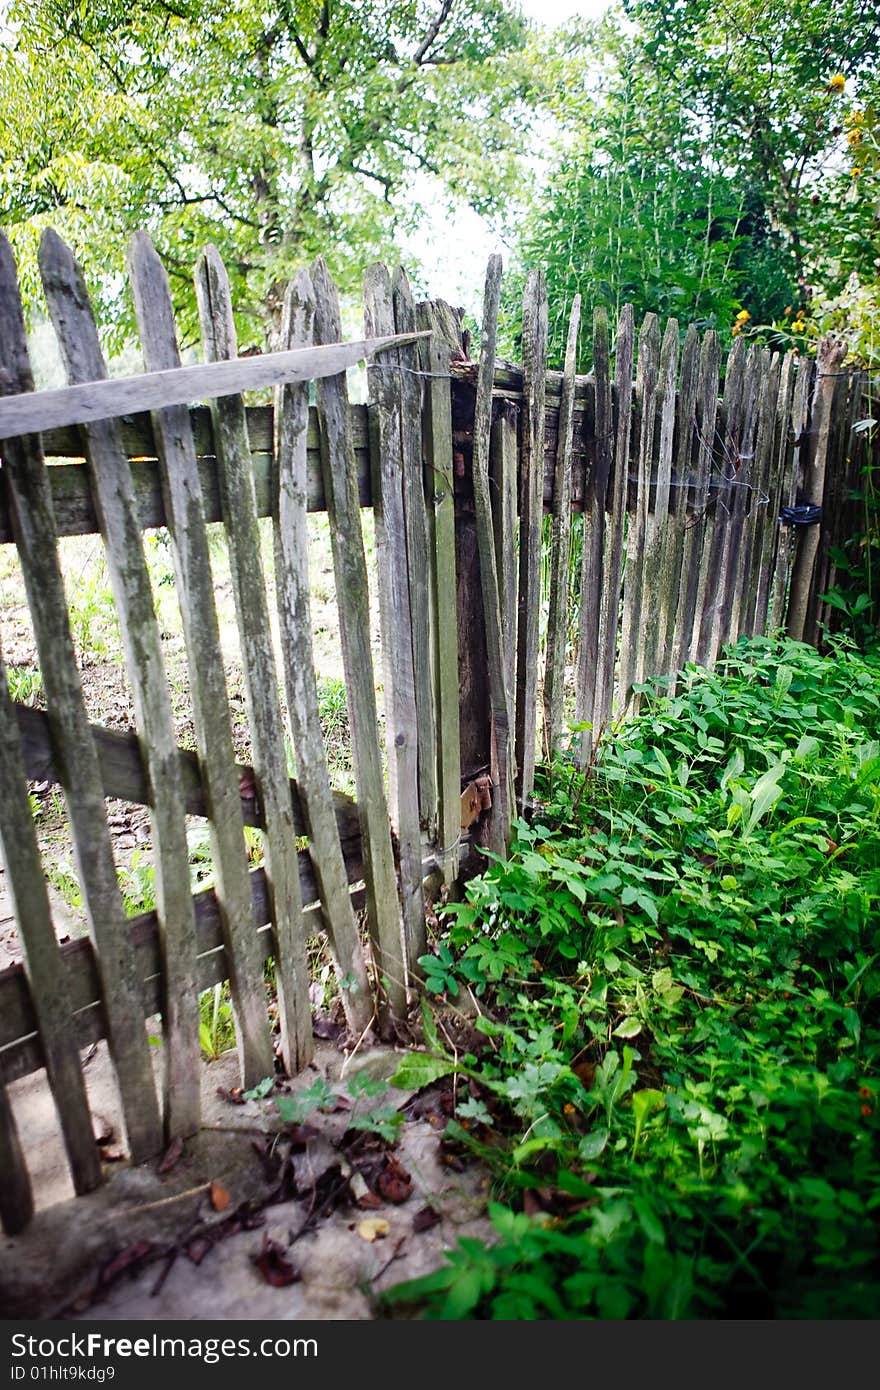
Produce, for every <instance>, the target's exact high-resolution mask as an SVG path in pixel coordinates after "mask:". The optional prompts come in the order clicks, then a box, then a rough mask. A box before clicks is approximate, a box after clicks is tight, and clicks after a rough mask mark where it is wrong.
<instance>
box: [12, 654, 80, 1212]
mask: <svg viewBox="0 0 880 1390" xmlns="http://www.w3.org/2000/svg"><path fill="white" fill-rule="evenodd" d="M0 788H2V793H0V844H2V847H3V860H4V863H5V867H6V881H7V884H8V887H9V893H10V897H11V899H12V905H13V908H14V911H15V917H16V921H17V922H18V923H19V924H20V926H19V945H20V948H21V953H22V959H23V961H24V969H25V974H26V976H27V982H28V988H29V992H30V997H31V1002H32V1005H33V1009H34V1013H35V1015H36V1021H37V1027H38V1030H39V1037H40V1045H41V1047H42V1052H43V1057H44V1059H45V1066H46V1074H47V1076H48V1078H49V1085H50V1086H51V1088H52V1095H53V1097H54V1100H55V1108H56V1110H57V1111H58V1119H59V1122H60V1125H61V1134H62V1137H63V1139H64V1147H65V1150H66V1152H67V1161H68V1164H69V1166H70V1173H71V1177H72V1179H73V1186H74V1189H75V1190H76V1191H77V1192H90V1191H91V1190H92V1189H93V1188H95V1187H97V1186H98V1185H99V1184H100V1182H101V1164H100V1160H99V1157H98V1150H97V1146H96V1144H95V1137H94V1134H93V1132H92V1118H91V1115H90V1114H89V1102H88V1097H87V1095H86V1088H85V1082H84V1080H83V1074H82V1071H81V1069H80V1064H79V1052H78V1049H77V1045H76V1034H75V1031H74V1026H73V1017H72V1014H73V1011H72V1008H71V1003H70V993H69V990H68V988H67V977H66V975H65V971H64V965H63V962H62V960H61V952H60V950H59V947H58V942H57V940H56V938H55V928H54V926H53V923H52V914H51V911H50V908H49V895H48V892H47V890H46V880H45V878H44V876H43V866H42V863H41V862H40V851H39V847H38V845H37V837H36V832H35V830H34V820H33V816H32V815H31V808H30V805H29V802H28V794H27V773H26V770H25V766H24V761H23V759H22V755H21V744H20V740H19V733H18V727H17V724H16V719H15V710H14V708H13V705H12V701H11V700H10V698H9V689H8V686H7V683H6V670H5V667H4V665H3V658H2V655H0ZM0 1091H2V1092H3V1093H4V1095H5V1087H4V1084H3V1079H2V1074H0ZM11 1119H12V1117H11V1111H9V1113H7V1111H6V1109H5V1107H4V1104H3V1098H2V1097H0V1129H4V1128H6V1130H7V1132H6V1134H5V1135H4V1136H0V1149H3V1150H5V1159H6V1161H4V1162H3V1163H2V1164H0V1170H2V1172H3V1181H2V1183H0V1187H3V1188H7V1187H8V1199H7V1201H6V1202H4V1203H3V1205H2V1206H0V1214H2V1217H3V1224H4V1227H5V1228H6V1230H7V1231H8V1232H9V1233H10V1234H13V1233H14V1231H15V1230H20V1229H22V1227H23V1226H25V1225H26V1224H27V1221H28V1220H29V1219H30V1211H31V1202H30V1184H29V1183H26V1182H25V1180H24V1179H23V1178H22V1176H21V1175H20V1174H19V1175H18V1176H16V1163H17V1159H16V1153H17V1150H18V1146H17V1143H16V1141H15V1138H14V1136H13V1135H12V1134H11V1133H10V1132H9V1130H8V1125H9V1123H10V1122H11Z"/></svg>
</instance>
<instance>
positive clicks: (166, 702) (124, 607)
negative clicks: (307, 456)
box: [40, 230, 201, 1140]
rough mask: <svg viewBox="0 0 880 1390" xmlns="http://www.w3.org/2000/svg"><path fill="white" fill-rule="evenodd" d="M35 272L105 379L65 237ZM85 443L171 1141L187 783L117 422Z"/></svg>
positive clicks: (181, 1062)
mask: <svg viewBox="0 0 880 1390" xmlns="http://www.w3.org/2000/svg"><path fill="white" fill-rule="evenodd" d="M40 273H41V276H42V280H43V287H44V290H45V293H46V301H47V303H48V306H49V313H50V315H51V318H52V323H53V325H54V327H55V333H56V336H57V338H58V344H59V347H60V349H61V353H62V356H63V358H64V362H65V366H66V370H67V374H68V376H69V378H70V380H71V381H72V382H83V381H98V380H102V379H103V378H105V377H106V373H107V368H106V364H105V362H104V357H103V353H102V351H101V344H100V340H99V338H98V330H97V326H96V324H95V320H94V317H93V315H92V309H91V305H90V303H89V297H88V292H87V290H86V285H85V280H84V277H83V273H82V270H81V268H80V267H79V265H78V264H77V262H76V261H75V260H74V257H73V255H72V253H71V252H70V250H69V249H68V247H67V246H65V244H64V242H63V241H62V240H61V238H60V237H58V236H57V235H56V234H55V233H54V232H52V231H48V230H47V231H46V232H44V233H43V237H42V240H41V242H40ZM83 435H84V439H85V443H86V466H87V468H88V471H89V476H90V479H91V482H92V488H93V493H94V499H95V508H96V511H97V515H98V524H99V526H100V529H101V535H102V538H103V541H104V549H105V553H106V556H107V565H108V570H109V574H110V582H111V585H112V589H113V597H114V601H115V603H116V609H117V612H118V613H119V618H120V631H121V635H122V643H123V649H124V652H125V659H126V667H127V670H128V675H129V680H130V681H131V688H132V694H133V697H134V705H135V718H136V720H137V724H138V728H139V729H140V732H141V736H142V739H143V746H144V753H145V757H146V761H147V767H148V775H149V781H150V786H151V820H152V831H153V843H154V846H155V855H156V864H155V868H156V876H155V883H156V902H157V906H158V911H159V920H160V922H161V924H162V949H163V956H164V971H165V980H166V983H167V982H168V981H172V980H173V981H174V985H173V987H168V988H166V991H165V1001H164V1005H163V1009H162V1020H163V1022H162V1027H163V1039H162V1043H163V1046H162V1062H163V1078H164V1093H165V1133H166V1138H168V1139H169V1140H170V1139H172V1138H174V1137H175V1136H178V1135H179V1136H181V1137H186V1136H187V1135H190V1134H194V1133H195V1132H196V1130H197V1129H198V1127H199V1118H200V1108H201V1096H200V1085H199V1061H200V1056H201V1053H200V1048H199V999H198V991H197V988H196V944H195V924H194V921H193V909H192V898H191V888H190V870H189V858H188V854H187V842H186V814H185V807H184V798H183V784H182V782H181V779H180V769H179V760H178V757H177V739H176V737H175V733H174V720H173V716H172V711H171V698H170V695H169V691H168V683H167V680H166V677H165V668H164V662H163V658H162V642H161V638H160V635H159V626H158V623H157V621H156V614H155V612H154V609H153V596H152V590H151V587H150V576H149V573H148V570H147V565H146V560H145V558H144V549H143V539H142V536H141V529H140V519H139V517H138V512H137V503H136V500H135V495H134V488H133V485H132V480H131V469H130V467H129V464H128V460H127V459H126V457H125V454H124V452H123V449H122V441H121V437H120V430H119V424H118V422H117V421H115V420H101V421H96V422H94V423H92V424H89V425H85V426H84V427H83Z"/></svg>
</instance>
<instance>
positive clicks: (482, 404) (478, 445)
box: [473, 256, 513, 854]
mask: <svg viewBox="0 0 880 1390" xmlns="http://www.w3.org/2000/svg"><path fill="white" fill-rule="evenodd" d="M500 300H501V257H500V256H490V257H489V265H488V268H487V270H486V288H485V294H484V298H483V325H482V332H481V335H480V366H479V372H478V374H477V397H476V403H475V405H474V452H473V484H474V513H475V518H476V527H477V546H478V550H479V557H480V587H481V590H482V597H483V616H484V619H485V623H486V655H487V659H488V665H489V699H490V702H491V708H492V736H493V743H494V767H493V773H494V777H493V787H492V792H493V796H492V811H491V817H490V821H489V834H490V842H489V843H490V848H491V849H492V850H494V852H495V853H496V854H504V853H505V851H506V849H507V846H508V841H509V836H510V826H511V822H512V820H513V759H512V756H511V748H510V735H511V725H512V722H513V721H512V718H511V691H510V688H509V686H508V684H507V672H506V665H505V660H504V644H503V631H502V626H501V600H500V596H499V587H498V569H497V565H496V559H495V531H494V526H493V520H492V499H491V495H490V490H489V446H490V439H491V432H492V384H493V382H494V379H495V342H496V337H497V333H498V307H499V303H500Z"/></svg>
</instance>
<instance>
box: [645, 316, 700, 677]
mask: <svg viewBox="0 0 880 1390" xmlns="http://www.w3.org/2000/svg"><path fill="white" fill-rule="evenodd" d="M699 361H700V338H699V334H698V333H697V330H696V328H695V327H694V326H693V324H691V325H690V327H689V328H688V331H687V333H686V334H685V339H684V346H683V347H682V352H681V380H680V383H679V390H678V398H677V408H676V422H675V461H674V466H673V473H672V477H671V478H670V493H669V515H668V517H667V520H666V525H665V527H664V531H663V545H662V549H661V553H660V570H659V585H658V587H659V591H660V593H661V595H662V596H663V603H662V605H661V609H660V612H659V613H658V615H657V616H658V631H657V662H656V665H657V673H658V675H666V676H669V678H670V683H669V687H668V689H669V690H670V692H671V691H672V690H674V689H675V676H676V666H675V664H674V663H675V626H676V620H677V617H678V611H679V604H680V601H681V591H682V562H683V559H684V548H685V528H686V526H687V523H688V510H687V503H688V494H689V491H690V481H691V478H692V475H693V468H694V458H695V453H696V444H697V440H696V413H695V412H696V399H697V386H698V382H699ZM655 520H656V518H655Z"/></svg>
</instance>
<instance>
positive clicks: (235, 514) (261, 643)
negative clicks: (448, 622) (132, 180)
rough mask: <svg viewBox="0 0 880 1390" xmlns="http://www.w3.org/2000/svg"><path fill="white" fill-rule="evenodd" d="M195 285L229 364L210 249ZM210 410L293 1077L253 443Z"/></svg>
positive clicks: (290, 929)
mask: <svg viewBox="0 0 880 1390" xmlns="http://www.w3.org/2000/svg"><path fill="white" fill-rule="evenodd" d="M195 285H196V297H197V299H198V305H199V318H200V322H201V330H202V345H203V349H204V353H205V357H206V359H207V360H208V361H211V362H214V361H218V360H220V359H223V358H233V357H235V356H236V353H237V351H238V344H237V341H236V333H235V321H234V319H233V313H232V295H231V293H230V289H229V278H228V276H227V274H226V268H225V266H224V265H223V262H222V260H221V259H220V255H219V253H218V251H217V250H216V248H215V247H213V246H209V247H208V248H207V250H206V251H205V253H204V255H203V256H202V257H201V259H200V260H199V262H198V265H197V267H196V274H195ZM211 411H212V416H213V421H214V439H215V441H216V444H217V463H218V469H219V473H220V492H221V498H222V502H223V516H224V521H225V526H226V535H227V539H228V545H229V562H230V575H231V579H232V593H233V598H234V602H235V612H236V618H237V620H238V634H239V641H240V643H241V652H242V658H243V661H242V665H243V669H244V687H245V699H246V701H247V710H248V723H249V727H250V733H251V741H252V746H253V759H254V771H255V774H256V786H257V792H258V795H259V799H260V802H261V803H262V809H263V820H264V823H265V831H264V838H263V852H264V855H265V860H266V873H267V879H268V883H269V887H270V894H271V913H272V922H273V924H274V931H275V958H274V959H275V984H276V989H277V994H278V1004H279V1024H280V1033H281V1058H282V1061H283V1063H284V1066H285V1068H286V1069H287V1071H288V1072H289V1073H291V1074H295V1073H297V1072H300V1071H302V1069H303V1067H305V1066H307V1065H308V1063H309V1062H310V1061H311V1059H312V1055H313V1052H314V1046H313V1043H312V1019H311V1006H310V1003H309V962H308V957H307V955H306V942H305V934H304V929H303V921H302V899H301V897H300V892H299V874H298V872H297V865H296V846H295V842H294V831H293V813H292V807H291V801H290V789H289V786H288V778H287V756H286V750H285V747H284V721H283V718H282V714H281V702H280V699H279V694H278V673H277V671H276V667H275V655H274V652H273V649H272V632H271V628H270V625H269V609H268V605H267V602H266V581H265V575H264V573H263V559H262V554H261V549H260V531H259V525H258V522H257V508H256V502H255V499H254V489H253V483H252V481H251V472H250V443H249V441H248V433H247V423H246V420H245V411H244V403H243V401H242V399H241V397H240V396H224V397H222V398H221V399H218V400H215V401H213V402H212V405H211Z"/></svg>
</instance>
